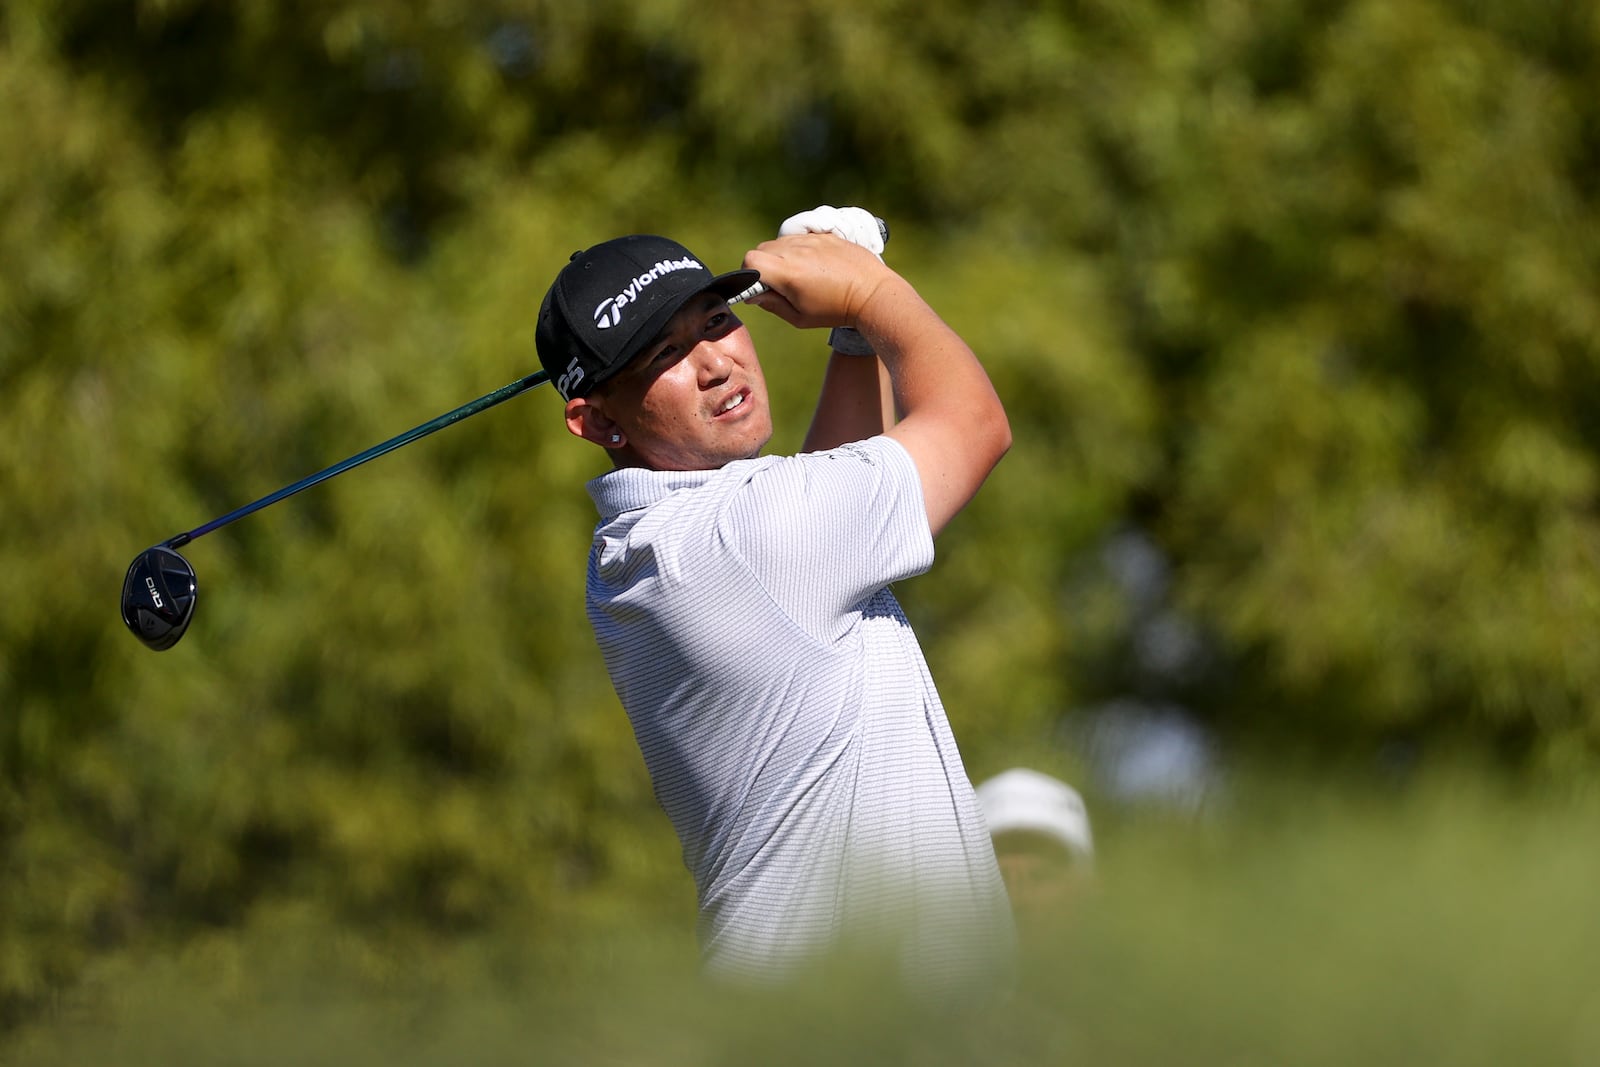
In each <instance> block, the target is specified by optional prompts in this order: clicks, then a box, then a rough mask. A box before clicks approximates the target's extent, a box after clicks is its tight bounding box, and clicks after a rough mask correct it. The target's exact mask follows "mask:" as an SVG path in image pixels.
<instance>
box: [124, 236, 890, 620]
mask: <svg viewBox="0 0 1600 1067" xmlns="http://www.w3.org/2000/svg"><path fill="white" fill-rule="evenodd" d="M877 222H878V231H879V233H881V234H882V235H883V239H884V241H888V240H889V224H888V223H886V222H884V221H883V220H882V219H878V220H877ZM765 291H766V286H764V285H762V284H761V283H760V282H757V283H756V284H754V285H752V286H751V287H750V288H748V289H746V290H745V291H744V292H742V293H739V294H738V295H737V296H734V297H731V298H730V299H729V300H728V303H730V304H737V303H739V302H740V301H742V300H748V299H750V298H751V297H753V296H756V295H757V294H759V293H762V292H765ZM549 380H550V376H549V375H548V374H546V373H545V372H544V371H542V370H539V371H535V372H534V373H532V374H529V375H526V376H525V377H522V378H518V379H517V380H516V381H514V382H512V383H510V384H509V385H503V386H501V387H500V388H499V389H496V390H495V391H494V392H492V393H485V394H484V395H483V396H480V397H479V398H478V399H476V400H472V401H468V402H467V403H465V404H462V405H461V406H460V407H458V408H456V409H454V410H453V411H447V412H445V413H444V414H443V415H440V416H439V417H438V418H436V419H430V420H429V421H427V422H425V423H423V424H422V425H421V426H417V427H414V428H412V429H410V430H407V431H406V432H405V433H403V434H399V435H398V436H395V437H391V438H389V440H387V441H384V442H383V443H382V444H377V445H373V446H372V447H371V448H369V449H367V450H366V451H365V452H358V453H357V454H355V455H353V456H351V457H350V458H349V459H344V460H340V461H339V462H338V463H335V464H334V465H333V466H331V467H326V468H324V469H323V470H320V471H318V472H317V473H315V474H312V475H308V476H307V477H305V478H302V479H300V480H299V481H298V482H295V483H294V484H292V485H286V486H284V487H283V488H282V489H279V490H278V491H277V492H275V493H269V494H268V495H266V496H264V497H262V498H261V499H260V500H256V501H252V502H251V503H249V504H246V505H244V507H241V508H237V509H235V510H233V511H230V512H228V513H227V514H226V515H223V516H222V517H220V518H216V519H212V520H211V521H210V522H208V523H206V524H204V525H203V526H196V527H195V528H194V529H192V530H190V531H188V532H187V533H181V534H178V535H176V536H174V537H170V538H168V539H167V540H165V541H163V542H161V543H160V544H158V545H153V546H151V547H150V548H147V549H145V550H144V551H143V552H141V553H139V555H138V556H136V557H134V560H133V562H132V563H131V564H129V565H128V573H127V576H126V577H125V578H124V579H123V581H122V621H123V623H124V624H125V625H126V626H127V627H128V629H129V630H130V631H131V632H132V633H133V635H134V636H135V637H137V638H138V639H139V640H140V641H143V642H144V644H145V647H146V648H149V649H151V650H152V651H156V652H162V651H165V650H166V649H169V648H171V647H172V646H173V645H175V644H177V643H178V640H179V638H181V637H183V635H184V633H185V631H187V630H188V629H189V622H190V620H191V619H193V618H194V606H195V602H196V601H197V600H198V599H199V593H200V584H199V581H198V580H197V579H196V577H195V573H194V568H193V567H192V566H190V564H189V561H188V560H186V559H184V558H183V557H182V556H181V555H179V554H178V551H177V550H178V549H180V548H182V547H183V546H184V545H186V544H188V543H189V542H190V541H193V540H194V539H195V538H197V537H203V536H204V535H206V534H208V533H210V532H211V531H213V530H216V529H220V528H221V527H223V526H226V525H228V524H229V523H231V522H235V521H237V520H239V519H242V518H244V517H245V516H246V515H250V514H254V513H255V512H257V511H260V510H261V509H262V508H264V507H268V506H269V505H272V504H276V503H277V502H278V501H280V500H283V499H285V498H287V497H291V496H294V495H295V494H296V493H299V492H301V491H303V490H306V489H310V488H311V487H312V486H313V485H316V484H318V483H319V482H325V481H327V480H328V479H329V478H332V477H333V476H335V475H337V474H343V473H344V472H345V471H347V470H350V469H351V468H353V467H359V466H361V465H362V464H363V463H366V462H367V461H369V460H374V459H377V458H378V457H379V456H381V455H384V454H385V453H388V452H392V451H394V450H395V449H397V448H399V447H401V446H402V445H408V444H410V443H411V442H413V441H416V440H418V439H420V438H423V437H426V436H428V435H429V434H431V433H434V432H435V431H438V430H442V429H444V428H445V427H446V426H450V425H452V424H454V423H457V422H460V421H461V420H462V419H465V418H469V417H471V416H473V415H476V414H478V413H479V412H480V411H485V410H487V409H489V408H492V407H494V406H495V405H496V404H499V403H502V402H504V401H507V400H510V399H511V398H512V397H514V396H518V395H519V394H521V393H525V392H527V391H528V390H529V389H532V388H533V387H534V386H537V385H542V384H544V383H545V382H547V381H549Z"/></svg>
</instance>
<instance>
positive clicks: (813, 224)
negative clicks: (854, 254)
mask: <svg viewBox="0 0 1600 1067" xmlns="http://www.w3.org/2000/svg"><path fill="white" fill-rule="evenodd" d="M797 233H831V234H834V235H835V236H837V237H843V238H844V239H845V240H846V241H849V242H850V243H851V244H855V245H860V246H861V247H862V248H865V249H866V250H867V251H868V252H871V253H872V254H873V255H875V256H877V257H878V258H879V259H882V258H883V231H882V230H880V229H879V228H878V220H877V217H876V216H874V215H873V214H872V212H870V211H868V210H867V209H866V208H860V207H829V206H828V205H826V204H824V205H822V206H821V207H814V208H812V209H811V210H810V211H802V212H800V214H798V215H790V216H789V217H788V218H786V219H784V220H783V225H782V226H779V227H778V236H780V237H787V236H790V235H792V234H797Z"/></svg>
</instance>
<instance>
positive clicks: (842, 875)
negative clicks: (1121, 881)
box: [537, 207, 1013, 988]
mask: <svg viewBox="0 0 1600 1067" xmlns="http://www.w3.org/2000/svg"><path fill="white" fill-rule="evenodd" d="M882 249H883V243H882V235H881V233H880V232H879V224H878V223H877V222H876V220H874V219H873V217H872V216H871V215H870V214H869V213H867V212H865V211H862V210H861V209H859V208H843V209H835V208H831V207H821V208H817V209H815V210H813V211H808V212H804V213H802V214H800V215H796V216H794V217H793V218H791V219H789V220H787V221H786V222H785V223H784V225H783V227H782V228H781V230H780V236H779V237H777V238H776V239H775V240H771V241H767V242H765V243H763V244H761V245H759V246H758V247H757V248H755V249H754V250H752V251H750V252H749V253H748V254H746V256H745V259H744V268H745V269H743V270H738V271H732V272H729V273H726V274H721V275H713V273H712V272H711V271H709V270H708V269H706V268H705V267H704V266H703V265H702V263H701V262H700V260H699V259H698V258H697V257H695V256H694V255H693V254H692V253H691V252H690V251H689V250H688V249H686V248H684V247H683V246H682V245H679V244H677V243H676V242H674V241H670V240H668V239H666V238H663V237H657V236H650V235H632V236H627V237H620V238H617V239H615V240H610V241H606V242H604V243H602V244H599V245H596V246H594V247H592V248H590V249H588V250H586V251H584V252H580V253H577V254H575V255H574V256H573V257H572V259H571V261H570V262H569V263H568V264H567V265H566V266H565V267H564V268H563V269H562V270H561V272H560V273H559V275H558V276H557V277H556V279H555V281H554V283H553V284H552V285H551V287H550V289H549V292H548V293H547V294H546V296H545V299H544V303H543V306H542V307H541V309H540V312H539V320H538V327H537V343H538V349H539V358H540V362H541V364H542V365H543V367H544V369H545V370H546V371H547V372H548V374H549V376H550V380H551V381H552V382H553V383H554V384H555V386H556V389H557V391H558V392H559V393H560V394H561V396H562V398H563V400H564V401H565V409H564V415H565V419H566V424H567V427H568V429H569V430H570V431H571V432H572V433H573V434H575V435H576V436H578V437H581V438H583V439H584V440H586V441H589V442H592V443H593V444H595V445H597V446H599V447H601V448H603V449H605V450H606V451H607V453H608V454H609V455H610V458H611V462H612V465H613V469H612V470H610V471H608V472H607V473H605V474H603V475H601V476H599V477H597V478H595V479H594V480H593V481H591V482H590V483H589V485H588V489H589V492H590V495H591V496H592V497H593V499H594V501H595V504H596V506H597V508H598V510H599V513H600V520H599V524H598V526H597V527H596V529H595V534H594V541H593V546H592V549H591V552H590V555H589V563H588V576H587V586H586V589H587V591H586V599H587V609H588V615H589V619H590V622H591V623H592V625H593V627H594V632H595V636H596V638H597V639H598V642H599V645H600V649H601V651H602V653H603V654H604V657H605V662H606V667H607V670H608V672H609V673H610V676H611V680H612V683H613V685H614V686H615V688H616V691H617V695H618V697H619V699H620V700H621V703H622V706H623V708H624V710H625V711H626V712H627V714H628V717H629V719H630V720H631V722H632V725H633V729H634V733H635V736H636V738H637V740H638V743H639V748H640V750H641V752H642V754H643V756H644V760H645V763H646V765H647V767H648V769H649V772H650V775H651V778H652V782H653V784H654V787H655V793H656V796H657V798H658V800H659V801H660V803H661V805H662V807H663V808H664V809H665V811H666V813H667V815H668V816H669V818H670V819H671V821H672V824H673V826H674V828H675V829H676V831H677V834H678V837H679V839H680V841H681V843H682V846H683V858H684V862H685V864H686V865H687V866H688V868H689V870H690V871H691V872H692V873H693V875H694V879H695V885H696V888H697V891H698V900H699V912H700V919H699V934H700V941H701V946H702V953H703V958H704V965H705V969H706V971H707V973H708V974H710V975H712V976H714V977H723V978H729V979H733V980H736V981H739V982H741V983H743V982H755V983H766V982H770V981H774V980H779V981H781V980H783V979H784V978H786V977H790V976H793V975H796V974H800V973H804V972H805V970H806V969H807V968H810V967H813V966H815V965H817V964H818V963H820V962H821V961H823V960H826V959H828V958H830V955H831V954H832V953H834V952H837V951H841V950H844V951H848V952H851V953H856V952H867V953H871V954H874V955H876V956H877V957H878V958H880V959H882V958H886V959H888V960H889V961H891V962H892V963H893V965H894V966H895V967H897V968H898V969H899V970H900V971H901V973H902V974H903V975H904V977H905V978H906V979H907V981H908V982H909V984H911V985H914V986H918V987H922V988H927V987H935V988H945V987H950V986H962V985H969V984H973V983H983V982H987V981H989V980H991V979H992V978H994V977H995V976H996V974H997V972H999V971H1002V970H1003V969H1004V968H1005V966H1006V962H1007V960H1008V957H1009V954H1010V950H1011V941H1012V937H1013V935H1012V928H1011V920H1010V912H1009V908H1008V906H1007V901H1006V897H1005V889H1004V886H1003V883H1002V881H1001V879H1000V875H999V872H998V869H997V866H996V863H995V857H994V851H993V847H992V845H991V844H990V839H989V834H988V831H987V827H986V825H985V823H984V819H983V815H982V812H981V810H980V808H979V805H978V803H977V801H976V798H975V796H974V793H973V789H972V786H971V785H970V783H969V781H968V778H967V774H966V771H965V769H964V768H963V765H962V761H961V757H960V754H959V752H958V751H957V748H956V744H955V740H954V738H953V736H952V733H951V730H950V726H949V723H948V721H947V720H946V717H945V712H944V709H943V707H942V705H941V703H940V700H939V695H938V693H937V692H936V691H935V688H934V685H933V682H932V679H931V677H930V675H929V671H928V667H927V664H926V663H925V662H924V660H923V656H922V653H921V650H920V648H919V646H918V644H917V641H916V638H915V636H914V635H913V634H912V632H911V629H910V627H909V625H908V623H907V621H906V618H905V616H904V614H903V613H902V612H901V609H900V606H899V605H898V604H897V603H896V601H895V599H894V597H893V595H892V594H891V593H890V591H889V586H890V584H891V583H892V582H896V581H899V580H902V579H906V578H910V577H913V576H914V575H918V574H921V573H923V572H924V571H926V570H928V569H929V568H930V567H931V565H932V563H933V556H934V550H933V542H934V538H935V537H936V536H937V535H938V534H939V532H940V531H941V530H942V529H943V528H944V526H945V524H946V523H948V522H949V521H950V520H951V518H952V517H954V516H955V514H956V513H957V512H958V511H959V510H960V509H961V508H962V507H963V506H965V505H966V503H967V502H968V501H969V500H971V499H972V498H973V495H974V494H975V493H976V492H977V491H978V487H979V486H980V485H982V483H983V481H984V479H985V478H986V477H987V476H988V474H989V472H990V470H992V469H993V468H994V466H995V464H996V463H998V462H999V460H1000V457H1001V456H1002V455H1004V454H1005V452H1006V450H1007V449H1008V448H1009V447H1010V444H1011V432H1010V428H1009V425H1008V423H1007V421H1006V416H1005V412H1004V410H1003V409H1002V407H1001V404H1000V401H999V398H998V397H997V396H996V394H995V391H994V388H993V387H992V385H991V384H990V382H989V379H988V376H987V375H986V374H985V373H984V370H983V368H982V366H981V365H980V364H979V362H978V360H977V359H976V357H975V356H974V355H973V353H972V350H971V349H970V348H969V347H968V346H967V345H966V344H965V343H964V342H963V341H962V340H961V338H960V337H958V336H957V335H956V334H955V332H954V331H952V330H951V329H950V327H949V326H947V325H946V324H945V323H944V322H943V321H942V320H941V319H940V317H939V316H938V315H937V314H936V313H935V312H934V311H933V309H932V308H931V307H929V305H928V304H927V303H926V302H925V301H924V300H923V299H922V297H921V296H920V295H919V294H918V293H917V291H916V290H915V289H914V288H913V287H912V285H911V284H910V283H908V282H907V281H906V280H905V279H904V278H903V277H901V276H900V275H899V274H898V273H896V272H895V271H894V270H893V269H891V268H890V267H888V266H887V265H886V264H885V263H884V262H883V260H882V257H881V255H879V253H881V251H882ZM758 275H759V280H760V282H761V283H762V284H763V286H764V287H765V288H764V290H763V291H759V292H758V293H757V294H756V295H752V296H748V297H746V299H747V302H748V303H750V304H754V305H755V306H757V307H760V308H761V309H763V310H764V311H767V312H770V313H771V314H774V315H776V316H778V317H779V318H781V319H783V320H784V321H786V322H788V323H790V324H791V325H794V326H797V327H802V328H806V327H834V328H835V329H834V332H833V334H832V335H831V340H832V344H833V348H834V352H833V354H832V356H831V357H830V360H829V363H828V366H827V370H826V372H825V375H824V378H823V385H822V390H821V396H820V398H819V400H818V404H817V408H816V414H815V416H814V418H813V421H812V423H811V426H810V429H809V432H808V434H807V436H806V439H805V443H804V447H803V451H802V452H801V453H800V454H798V455H794V456H762V455H761V450H762V448H763V447H764V446H765V445H766V444H767V443H768V440H769V439H770V438H771V436H772V415H771V411H770V408H769V406H768V401H767V389H766V383H765V381H764V379H763V377H762V370H761V363H760V361H759V360H758V359H757V356H756V351H755V347H754V345H753V343H752V341H751V338H750V334H749V332H748V330H747V329H746V328H745V326H744V325H743V324H742V323H741V322H740V320H739V318H738V317H737V316H736V315H735V313H734V311H733V310H732V307H731V306H730V302H729V301H730V298H734V299H738V298H741V297H742V296H743V295H744V294H745V293H746V291H747V290H748V289H749V288H750V287H751V286H752V284H753V283H755V282H756V281H757V279H758ZM880 367H881V368H883V369H884V370H886V375H884V377H886V379H887V383H888V388H887V389H885V388H884V386H883V378H881V377H880ZM894 413H898V418H896V417H895V414H894Z"/></svg>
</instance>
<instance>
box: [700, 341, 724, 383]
mask: <svg viewBox="0 0 1600 1067" xmlns="http://www.w3.org/2000/svg"><path fill="white" fill-rule="evenodd" d="M694 355H695V359H696V361H697V365H698V366H699V368H700V381H701V383H702V384H704V385H715V384H717V383H718V382H720V381H723V380H725V379H726V378H727V377H728V375H729V374H730V373H732V371H733V359H732V357H730V356H729V355H728V353H727V351H726V350H725V349H724V348H723V346H722V342H721V339H718V340H716V341H701V342H700V344H699V345H697V346H696V347H695V352H694Z"/></svg>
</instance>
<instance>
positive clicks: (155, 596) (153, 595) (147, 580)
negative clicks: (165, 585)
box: [144, 574, 166, 608]
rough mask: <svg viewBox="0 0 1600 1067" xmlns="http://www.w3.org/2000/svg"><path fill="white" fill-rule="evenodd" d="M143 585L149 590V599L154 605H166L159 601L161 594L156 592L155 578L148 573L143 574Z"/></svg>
mask: <svg viewBox="0 0 1600 1067" xmlns="http://www.w3.org/2000/svg"><path fill="white" fill-rule="evenodd" d="M144 587H145V588H146V589H148V590H149V591H150V599H151V600H152V601H154V602H155V605H156V607H158V608H160V607H165V606H166V605H164V604H163V603H161V594H160V593H158V592H156V580H155V579H154V578H152V577H150V575H148V574H147V575H145V576H144Z"/></svg>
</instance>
